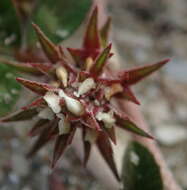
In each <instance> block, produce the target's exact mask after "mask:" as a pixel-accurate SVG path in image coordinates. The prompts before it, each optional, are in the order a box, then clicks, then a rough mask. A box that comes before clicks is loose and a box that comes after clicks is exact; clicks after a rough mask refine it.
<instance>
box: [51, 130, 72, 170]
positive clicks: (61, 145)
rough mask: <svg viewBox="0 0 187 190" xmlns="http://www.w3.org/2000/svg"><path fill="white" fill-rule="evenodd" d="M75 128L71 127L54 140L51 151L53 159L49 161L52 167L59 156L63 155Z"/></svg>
mask: <svg viewBox="0 0 187 190" xmlns="http://www.w3.org/2000/svg"><path fill="white" fill-rule="evenodd" d="M75 130H76V128H71V131H70V132H69V133H68V134H63V135H59V136H58V137H57V139H56V142H55V148H54V153H53V160H52V163H51V166H52V168H54V167H55V165H56V163H57V161H58V160H59V158H60V157H61V156H62V155H63V153H64V151H65V149H66V148H67V146H68V145H69V144H71V142H72V139H73V136H74V134H75Z"/></svg>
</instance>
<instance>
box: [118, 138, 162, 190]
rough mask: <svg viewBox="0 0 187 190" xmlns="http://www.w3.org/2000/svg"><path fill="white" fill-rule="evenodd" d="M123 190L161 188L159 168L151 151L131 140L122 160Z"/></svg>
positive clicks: (157, 189) (155, 189) (152, 189)
mask: <svg viewBox="0 0 187 190" xmlns="http://www.w3.org/2000/svg"><path fill="white" fill-rule="evenodd" d="M122 180H123V185H124V187H123V190H142V189H143V190H163V183H162V179H161V174H160V168H159V166H158V165H157V163H156V161H155V159H154V157H153V155H152V153H151V152H150V151H149V150H148V149H147V148H146V147H144V146H143V145H141V144H139V143H138V142H131V143H130V144H129V146H128V148H127V151H126V154H125V157H124V160H123V171H122Z"/></svg>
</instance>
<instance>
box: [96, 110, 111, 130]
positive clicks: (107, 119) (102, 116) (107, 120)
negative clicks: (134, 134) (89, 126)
mask: <svg viewBox="0 0 187 190" xmlns="http://www.w3.org/2000/svg"><path fill="white" fill-rule="evenodd" d="M96 118H97V120H98V121H103V122H104V124H105V127H106V128H111V127H112V126H113V125H114V123H115V118H114V117H113V114H112V113H110V112H109V113H104V112H98V113H97V115H96Z"/></svg>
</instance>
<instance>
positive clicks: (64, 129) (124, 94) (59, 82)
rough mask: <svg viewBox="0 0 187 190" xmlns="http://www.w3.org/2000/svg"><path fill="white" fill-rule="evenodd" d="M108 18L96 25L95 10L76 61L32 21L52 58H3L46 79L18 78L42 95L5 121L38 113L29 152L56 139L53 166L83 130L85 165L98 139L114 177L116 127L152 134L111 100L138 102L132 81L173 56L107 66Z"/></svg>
mask: <svg viewBox="0 0 187 190" xmlns="http://www.w3.org/2000/svg"><path fill="white" fill-rule="evenodd" d="M109 25H110V19H109V20H108V21H107V23H106V24H105V25H104V27H103V28H101V29H98V24H97V7H96V8H95V9H94V11H93V13H92V15H91V17H90V20H89V22H88V26H87V29H86V34H85V36H84V41H83V47H82V48H81V49H74V48H67V50H68V51H69V53H70V54H71V56H72V58H73V60H74V63H72V61H71V60H69V58H68V56H66V53H65V52H64V51H63V49H62V47H61V46H58V45H55V44H53V43H52V42H51V41H50V40H49V39H48V38H47V37H46V36H45V34H44V33H43V32H42V31H41V29H40V28H39V27H38V26H37V25H36V24H33V27H34V29H35V31H36V34H37V36H38V39H39V42H40V44H41V47H42V49H43V51H44V53H45V55H46V57H47V58H48V60H49V61H48V62H47V63H18V62H13V61H8V60H1V62H3V63H5V64H8V65H11V66H13V67H14V68H17V70H19V71H21V72H25V73H28V74H32V75H34V76H36V77H40V79H43V82H36V81H30V80H26V79H23V78H17V81H18V82H19V83H21V84H22V85H23V86H25V87H26V88H28V89H29V90H31V91H33V92H34V93H36V94H37V95H38V98H37V99H36V100H35V101H34V102H32V103H31V104H29V105H28V106H25V107H24V108H23V109H22V110H20V111H18V112H16V113H13V114H11V115H9V116H7V117H4V118H2V119H1V122H11V121H21V120H28V119H32V118H33V117H38V118H39V119H38V121H37V122H36V124H35V125H34V126H33V127H32V129H31V130H30V132H29V135H30V136H36V135H38V136H39V137H38V139H37V141H36V142H35V144H34V145H33V147H32V149H31V150H30V152H29V153H28V155H29V156H32V155H33V154H34V153H36V152H37V151H38V150H39V149H40V148H41V147H43V146H44V145H46V144H47V143H48V142H49V141H51V140H54V139H55V141H56V143H55V147H54V155H53V161H52V166H53V167H54V166H55V164H56V162H57V161H58V160H59V158H60V157H61V156H62V154H63V152H64V150H65V149H66V148H67V147H68V146H69V145H70V144H71V142H72V139H73V136H74V134H75V131H76V130H77V129H78V128H79V129H80V130H82V141H83V145H84V150H85V157H84V164H85V165H86V163H87V161H88V159H89V155H90V151H91V147H92V144H93V143H95V144H96V145H97V147H98V149H99V151H100V152H101V155H102V156H103V158H104V159H105V161H106V162H107V163H108V165H109V167H110V168H111V170H112V171H113V173H114V175H115V176H116V178H117V179H118V180H119V175H118V172H117V169H116V166H115V162H114V159H113V151H112V146H111V141H112V142H113V143H114V144H116V136H115V128H116V127H120V128H122V129H125V130H128V131H130V132H133V133H135V134H137V135H141V136H143V137H147V138H153V137H152V136H151V135H149V134H148V133H147V132H145V131H143V130H142V129H141V128H139V127H138V126H137V125H136V124H135V123H134V122H133V121H132V120H131V119H130V118H129V117H128V116H127V115H126V114H125V113H122V112H120V111H119V110H117V108H115V107H114V106H113V105H112V104H111V99H112V98H114V99H118V98H124V99H128V100H130V101H132V102H134V103H136V104H139V101H138V100H137V99H136V97H135V96H134V94H133V93H132V91H131V89H130V86H131V85H134V84H135V83H137V82H139V81H140V80H142V79H143V78H145V77H146V76H148V75H149V74H151V73H153V72H154V71H156V70H158V69H159V68H160V67H162V66H163V65H165V64H166V63H167V62H168V61H169V60H168V59H167V60H164V61H161V62H158V63H155V64H152V65H148V66H144V67H140V68H135V69H132V70H123V71H119V72H114V71H111V70H110V69H109V67H108V65H109V64H110V62H109V59H110V57H111V56H112V55H113V54H112V53H111V46H112V45H111V44H109V45H107V44H108V38H107V37H108V29H109Z"/></svg>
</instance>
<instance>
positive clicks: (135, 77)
mask: <svg viewBox="0 0 187 190" xmlns="http://www.w3.org/2000/svg"><path fill="white" fill-rule="evenodd" d="M169 61H170V59H165V60H163V61H160V62H158V63H155V64H152V65H147V66H144V67H139V68H135V69H131V70H129V71H122V72H120V74H119V76H120V78H121V79H122V81H123V83H124V84H125V85H133V84H135V83H137V82H139V81H140V80H142V79H144V78H145V77H147V76H149V75H150V74H151V73H153V72H155V71H157V70H158V69H160V68H161V67H163V66H164V65H165V64H166V63H168V62H169Z"/></svg>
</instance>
